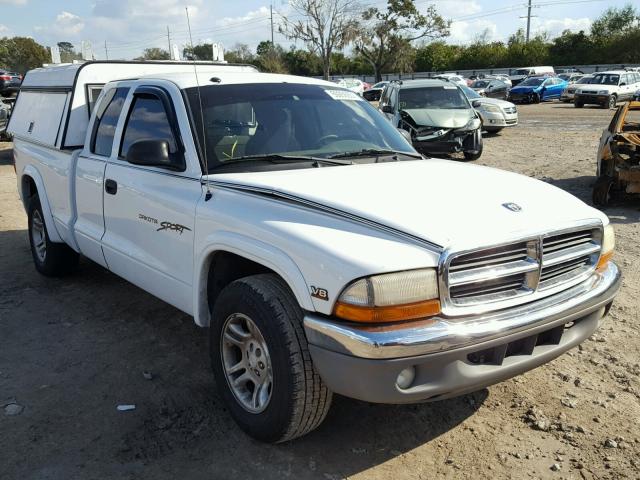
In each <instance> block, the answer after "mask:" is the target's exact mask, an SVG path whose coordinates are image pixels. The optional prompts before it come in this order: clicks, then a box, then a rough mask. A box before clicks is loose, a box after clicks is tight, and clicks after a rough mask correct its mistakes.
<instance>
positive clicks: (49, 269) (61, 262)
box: [28, 195, 80, 277]
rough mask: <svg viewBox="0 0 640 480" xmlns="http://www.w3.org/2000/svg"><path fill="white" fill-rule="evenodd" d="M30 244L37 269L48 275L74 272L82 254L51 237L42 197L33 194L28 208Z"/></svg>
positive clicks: (56, 275) (58, 275)
mask: <svg viewBox="0 0 640 480" xmlns="http://www.w3.org/2000/svg"><path fill="white" fill-rule="evenodd" d="M28 230H29V244H30V245H31V256H32V257H33V263H34V264H35V267H36V270H37V271H38V272H40V273H41V274H42V275H45V276H47V277H60V276H63V275H67V274H69V273H71V272H73V271H74V270H75V269H76V267H77V266H78V260H79V258H80V256H79V255H78V253H77V252H75V251H74V250H72V249H71V248H70V247H69V246H68V245H66V244H64V243H54V242H52V241H51V240H50V239H49V233H48V232H47V226H46V224H45V222H44V214H43V213H42V206H41V205H40V198H38V196H37V195H35V196H33V197H32V198H31V200H30V201H29V210H28Z"/></svg>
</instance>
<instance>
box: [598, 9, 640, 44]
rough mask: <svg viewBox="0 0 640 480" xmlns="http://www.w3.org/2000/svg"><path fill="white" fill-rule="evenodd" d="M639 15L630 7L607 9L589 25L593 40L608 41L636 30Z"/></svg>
mask: <svg viewBox="0 0 640 480" xmlns="http://www.w3.org/2000/svg"><path fill="white" fill-rule="evenodd" d="M639 23H640V14H639V13H638V12H637V11H636V9H635V8H634V7H633V6H632V5H630V4H629V5H627V6H625V7H623V8H613V7H610V8H607V9H606V10H605V11H604V13H603V14H602V15H600V16H599V17H598V18H596V19H595V20H594V21H593V23H592V24H591V35H592V36H593V37H594V39H602V40H605V39H608V38H611V37H616V36H619V35H624V34H626V33H630V32H631V30H633V29H634V28H638V24H639Z"/></svg>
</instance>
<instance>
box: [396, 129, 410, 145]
mask: <svg viewBox="0 0 640 480" xmlns="http://www.w3.org/2000/svg"><path fill="white" fill-rule="evenodd" d="M397 130H398V131H399V132H400V134H401V135H402V136H403V137H404V138H405V140H406V141H407V142H409V143H413V141H412V140H411V134H410V133H409V132H407V131H406V130H405V129H404V128H398V129H397Z"/></svg>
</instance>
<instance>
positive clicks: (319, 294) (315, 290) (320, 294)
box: [311, 285, 329, 302]
mask: <svg viewBox="0 0 640 480" xmlns="http://www.w3.org/2000/svg"><path fill="white" fill-rule="evenodd" d="M311 296H312V297H315V298H318V299H320V300H324V301H325V302H326V301H329V292H327V290H326V289H324V288H320V287H314V286H313V285H311Z"/></svg>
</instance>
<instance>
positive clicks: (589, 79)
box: [576, 77, 593, 83]
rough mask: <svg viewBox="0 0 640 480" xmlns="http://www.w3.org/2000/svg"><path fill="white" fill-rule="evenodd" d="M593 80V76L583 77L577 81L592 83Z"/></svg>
mask: <svg viewBox="0 0 640 480" xmlns="http://www.w3.org/2000/svg"><path fill="white" fill-rule="evenodd" d="M592 81H593V77H582V78H581V79H580V80H578V81H577V82H576V83H591V82H592Z"/></svg>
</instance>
